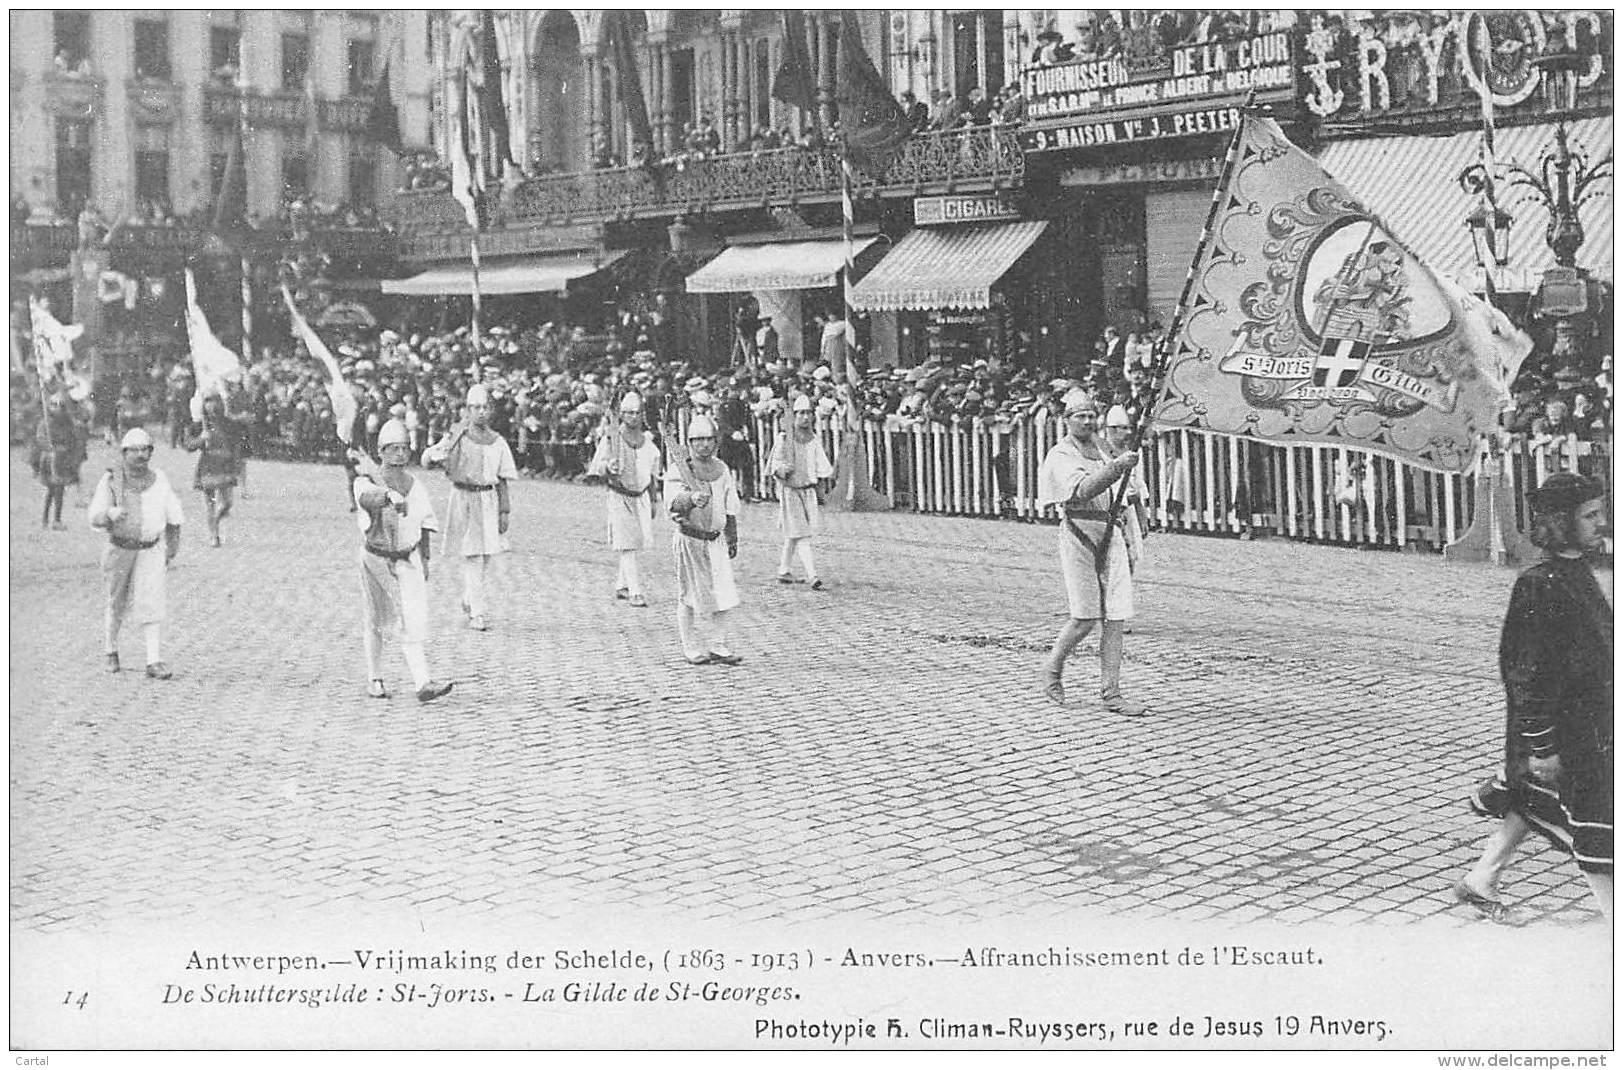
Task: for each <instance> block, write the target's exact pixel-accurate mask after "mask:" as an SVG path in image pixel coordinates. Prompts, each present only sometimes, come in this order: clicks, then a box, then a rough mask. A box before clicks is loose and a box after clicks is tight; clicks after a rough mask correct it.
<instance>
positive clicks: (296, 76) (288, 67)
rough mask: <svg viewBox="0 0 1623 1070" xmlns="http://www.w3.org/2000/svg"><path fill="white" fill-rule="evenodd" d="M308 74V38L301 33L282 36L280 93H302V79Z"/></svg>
mask: <svg viewBox="0 0 1623 1070" xmlns="http://www.w3.org/2000/svg"><path fill="white" fill-rule="evenodd" d="M309 73H310V38H309V37H307V36H305V35H304V34H302V33H284V34H283V35H282V91H283V92H287V93H302V92H304V79H305V77H306V76H308V75H309Z"/></svg>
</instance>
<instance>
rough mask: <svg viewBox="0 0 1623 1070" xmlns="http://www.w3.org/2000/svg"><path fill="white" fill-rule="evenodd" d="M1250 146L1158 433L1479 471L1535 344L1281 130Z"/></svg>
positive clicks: (1218, 225) (1224, 211)
mask: <svg viewBox="0 0 1623 1070" xmlns="http://www.w3.org/2000/svg"><path fill="white" fill-rule="evenodd" d="M1238 139H1239V140H1238V144H1237V145H1236V151H1235V153H1234V154H1233V157H1232V162H1231V164H1230V166H1229V168H1228V169H1227V176H1226V183H1225V186H1224V188H1223V189H1222V190H1220V191H1219V201H1218V206H1217V212H1216V215H1215V217H1214V219H1213V225H1212V228H1211V231H1210V233H1209V234H1208V235H1207V240H1206V241H1205V243H1204V244H1203V245H1202V248H1201V250H1200V252H1199V253H1198V254H1197V260H1196V264H1195V269H1194V272H1195V277H1194V280H1193V285H1192V287H1191V289H1190V294H1189V299H1188V304H1187V305H1186V307H1185V308H1184V309H1183V317H1182V325H1181V328H1180V330H1179V331H1178V334H1177V337H1176V338H1174V339H1173V345H1174V346H1175V348H1174V350H1173V356H1172V362H1171V365H1170V368H1169V371H1168V375H1167V381H1166V384H1165V386H1164V388H1163V392H1162V396H1161V400H1160V402H1159V404H1158V405H1157V408H1156V413H1155V417H1156V421H1157V422H1158V423H1160V424H1162V425H1163V426H1185V427H1196V428H1200V429H1203V430H1209V431H1218V432H1223V433H1225V434H1235V435H1245V436H1248V437H1252V438H1257V439H1261V440H1264V441H1270V442H1277V443H1283V444H1297V443H1302V444H1305V443H1312V442H1320V443H1333V444H1336V445H1343V446H1352V447H1357V448H1360V449H1368V450H1374V451H1377V452H1381V453H1385V454H1388V455H1390V456H1393V457H1397V458H1398V459H1400V460H1405V461H1409V462H1411V463H1415V464H1420V465H1424V466H1426V467H1429V468H1436V469H1442V470H1448V471H1465V470H1467V469H1468V468H1470V467H1471V465H1472V464H1473V463H1474V462H1475V459H1476V455H1477V449H1478V445H1477V443H1478V435H1479V434H1480V433H1482V432H1485V431H1490V430H1493V429H1494V428H1495V426H1496V420H1497V416H1498V413H1499V411H1500V409H1501V408H1502V407H1503V405H1504V403H1505V401H1506V399H1507V395H1506V390H1505V387H1504V385H1503V384H1504V382H1505V381H1507V380H1508V378H1509V377H1510V376H1512V375H1513V374H1514V370H1515V368H1516V366H1517V365H1519V364H1520V361H1521V359H1522V357H1524V356H1525V355H1526V352H1527V349H1528V348H1529V346H1530V343H1529V342H1528V340H1527V339H1526V337H1525V336H1524V335H1522V334H1521V333H1520V332H1519V331H1517V330H1515V328H1514V327H1512V326H1511V325H1510V323H1509V322H1508V321H1507V320H1505V319H1504V317H1503V316H1502V315H1499V314H1498V313H1497V312H1496V311H1495V310H1493V309H1491V308H1489V307H1488V306H1487V305H1485V304H1483V303H1482V302H1480V301H1477V300H1476V299H1475V298H1473V297H1471V296H1470V295H1469V294H1466V293H1465V292H1464V291H1463V290H1461V289H1460V288H1459V287H1458V286H1457V285H1455V284H1454V283H1452V282H1451V281H1450V280H1447V279H1444V278H1440V277H1438V276H1436V275H1435V274H1433V273H1432V271H1431V270H1430V269H1429V268H1427V267H1426V265H1425V264H1423V263H1421V262H1420V261H1418V260H1416V259H1415V257H1414V256H1413V254H1411V253H1410V252H1409V251H1408V250H1407V249H1406V248H1405V247H1404V246H1403V245H1402V243H1401V242H1400V241H1399V240H1398V239H1397V238H1396V237H1395V236H1394V235H1393V234H1391V233H1390V232H1389V231H1388V230H1387V229H1386V228H1385V227H1384V226H1383V225H1382V224H1381V223H1380V221H1379V219H1378V218H1376V217H1375V216H1374V215H1373V214H1372V213H1371V212H1369V211H1368V210H1366V208H1365V207H1364V206H1363V205H1361V204H1359V203H1358V202H1357V201H1356V200H1355V199H1354V198H1353V197H1352V196H1351V195H1350V194H1349V193H1348V192H1347V191H1346V190H1345V189H1344V188H1342V187H1341V186H1340V184H1338V183H1337V182H1336V181H1335V179H1333V178H1332V177H1330V175H1328V174H1326V173H1325V172H1324V171H1323V169H1321V168H1320V167H1319V165H1318V164H1317V162H1315V161H1314V160H1313V159H1312V158H1311V157H1309V156H1308V155H1307V154H1306V153H1304V152H1302V151H1301V150H1300V149H1297V148H1296V147H1295V146H1293V145H1291V144H1290V143H1289V142H1288V141H1287V140H1286V139H1285V137H1284V135H1283V133H1281V132H1280V130H1279V128H1278V126H1276V125H1275V124H1274V123H1272V122H1271V121H1268V120H1258V119H1253V118H1251V117H1247V119H1246V122H1245V124H1244V125H1243V127H1242V129H1241V131H1240V133H1239V135H1238ZM1462 216H1463V213H1462ZM1462 230H1463V228H1462Z"/></svg>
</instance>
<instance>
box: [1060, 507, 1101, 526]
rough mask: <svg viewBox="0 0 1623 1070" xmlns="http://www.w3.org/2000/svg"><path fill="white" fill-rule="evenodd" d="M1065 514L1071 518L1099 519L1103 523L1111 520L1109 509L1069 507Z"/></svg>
mask: <svg viewBox="0 0 1623 1070" xmlns="http://www.w3.org/2000/svg"><path fill="white" fill-rule="evenodd" d="M1065 515H1066V517H1068V518H1069V519H1071V520H1097V521H1099V522H1100V523H1102V524H1108V523H1109V522H1110V510H1109V509H1067V510H1065Z"/></svg>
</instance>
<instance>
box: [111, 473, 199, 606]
mask: <svg viewBox="0 0 1623 1070" xmlns="http://www.w3.org/2000/svg"><path fill="white" fill-rule="evenodd" d="M152 476H153V478H152V486H150V487H148V488H147V489H146V490H144V491H141V492H139V493H137V492H135V491H134V490H131V489H129V488H125V489H124V491H123V492H122V495H121V494H120V492H119V489H118V476H117V474H116V473H113V472H106V473H104V474H103V475H102V477H101V480H100V481H99V482H98V483H97V484H96V493H95V494H94V495H93V496H92V497H91V499H90V509H89V519H90V526H91V527H94V528H106V527H108V520H107V510H109V509H111V508H112V507H113V506H114V505H118V506H119V507H120V508H122V509H123V510H124V516H123V517H122V518H121V519H120V520H119V522H118V523H117V524H115V525H113V532H112V533H115V534H117V535H119V536H120V537H121V538H126V539H135V540H137V541H139V542H143V543H146V542H150V543H154V545H153V546H150V547H148V548H147V549H144V550H126V549H123V548H121V547H118V546H114V545H113V544H112V542H111V541H109V542H108V544H107V549H106V550H105V551H103V553H102V559H101V567H102V571H103V572H104V573H105V578H106V581H107V604H108V608H109V609H112V610H113V611H114V612H115V613H116V614H118V615H119V616H120V617H123V616H124V615H126V614H127V615H128V616H129V617H130V619H132V620H134V621H135V622H136V623H137V624H155V623H157V622H158V621H161V620H163V618H164V580H165V577H166V575H167V572H168V564H167V562H165V560H164V554H165V553H166V552H167V549H166V547H165V546H164V544H163V533H164V528H166V527H168V526H170V525H175V526H176V527H178V526H180V524H181V523H182V522H183V521H184V519H185V518H184V515H183V514H182V513H181V508H180V498H179V497H178V496H176V494H175V488H174V487H173V486H171V485H170V483H169V477H168V476H166V475H164V474H163V473H162V472H159V471H158V470H156V469H153V472H152ZM115 499H119V500H116V501H115Z"/></svg>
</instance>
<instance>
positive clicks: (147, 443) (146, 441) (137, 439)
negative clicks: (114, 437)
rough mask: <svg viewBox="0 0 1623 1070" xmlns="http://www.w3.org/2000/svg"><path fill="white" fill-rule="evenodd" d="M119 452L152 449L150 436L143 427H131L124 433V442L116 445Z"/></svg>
mask: <svg viewBox="0 0 1623 1070" xmlns="http://www.w3.org/2000/svg"><path fill="white" fill-rule="evenodd" d="M118 448H119V449H120V450H149V449H151V448H152V436H151V435H149V434H147V433H146V428H144V427H132V428H130V429H129V430H128V431H126V432H124V440H123V441H122V442H120V443H119V444H118Z"/></svg>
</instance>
